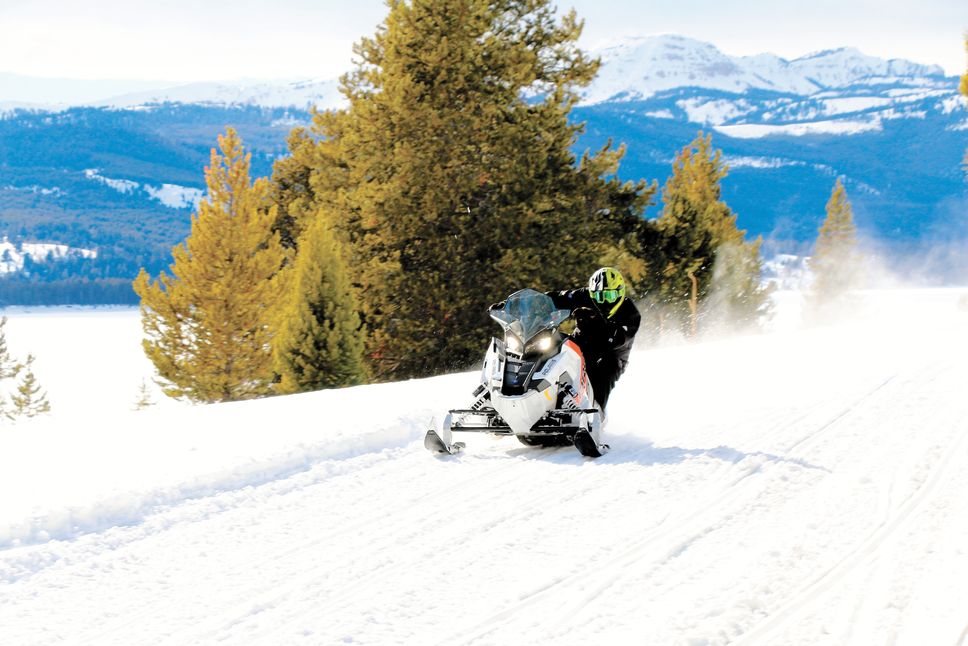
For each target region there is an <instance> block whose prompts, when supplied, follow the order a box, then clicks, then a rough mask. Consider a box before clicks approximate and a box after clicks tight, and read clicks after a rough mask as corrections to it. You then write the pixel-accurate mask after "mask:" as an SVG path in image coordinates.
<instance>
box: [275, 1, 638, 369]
mask: <svg viewBox="0 0 968 646" xmlns="http://www.w3.org/2000/svg"><path fill="white" fill-rule="evenodd" d="M389 8H390V11H389V15H388V16H387V18H386V20H385V22H384V23H383V25H381V27H380V28H379V29H378V31H377V33H376V34H375V36H374V37H372V38H364V39H363V40H362V41H361V42H360V43H359V44H358V45H357V46H356V48H355V50H354V51H355V53H356V55H357V58H358V63H357V67H356V69H355V70H354V71H353V72H351V73H350V74H348V75H346V76H345V77H344V78H343V79H342V91H343V93H344V94H345V96H346V97H347V99H348V102H349V107H348V108H347V109H346V110H342V111H337V112H329V113H323V114H318V115H316V118H315V120H314V133H313V134H314V135H316V136H315V137H313V138H310V137H309V136H308V135H306V134H305V133H302V134H299V133H297V134H295V135H294V137H293V139H292V140H291V141H290V147H291V150H292V152H293V155H292V157H291V158H290V159H289V160H288V161H286V162H283V163H280V164H277V166H276V173H275V181H274V184H275V186H276V187H277V188H276V190H275V192H274V195H276V196H277V199H279V204H280V206H282V207H283V208H284V210H285V211H286V212H287V213H288V214H289V215H291V220H290V221H288V222H287V223H285V224H286V225H288V226H290V227H291V228H292V229H293V231H294V232H295V234H296V235H295V236H292V237H294V238H295V239H298V233H299V232H300V231H301V230H305V229H306V225H305V223H304V221H305V218H306V216H307V214H312V216H313V217H315V215H316V214H317V213H324V214H327V217H331V218H332V220H333V224H334V225H335V227H336V228H337V230H338V235H339V237H340V239H341V240H345V241H346V243H347V245H348V246H347V247H346V249H345V254H346V260H347V262H348V263H349V266H350V267H352V271H351V277H352V280H353V282H354V287H355V288H356V292H357V293H358V294H360V297H361V300H360V305H361V314H362V317H363V321H364V323H365V328H366V330H367V335H366V353H367V359H368V363H369V366H370V369H371V371H372V373H373V374H374V375H375V376H377V377H378V378H401V377H408V376H415V375H423V374H428V373H431V372H436V371H439V370H440V369H441V368H442V367H443V368H447V367H459V366H467V365H469V364H471V363H472V362H474V361H477V360H478V358H479V355H480V353H481V350H482V347H483V344H484V342H485V341H486V338H487V336H488V334H489V333H490V331H491V330H490V325H491V323H490V321H489V320H488V318H487V317H486V316H485V315H484V313H483V306H484V304H486V303H489V302H493V301H495V300H498V299H500V298H503V297H504V296H506V295H507V294H508V293H509V292H511V291H513V290H515V289H519V288H522V287H534V288H538V289H550V288H553V287H566V286H571V285H574V284H580V283H583V282H584V281H585V280H586V279H587V276H588V275H590V273H591V272H592V271H593V270H594V269H595V267H597V266H598V265H599V264H600V263H601V262H602V260H603V259H614V258H618V259H619V260H620V261H621V260H623V259H629V258H634V255H635V254H636V253H639V252H640V249H638V248H637V247H636V246H635V237H636V233H637V231H638V228H639V227H640V226H642V225H641V222H642V220H641V217H640V216H641V213H642V210H643V209H644V208H645V206H646V205H647V204H648V203H649V201H650V199H651V196H652V194H653V192H654V187H649V186H646V185H645V184H644V183H639V184H636V185H633V184H630V183H626V184H623V183H621V182H619V181H618V180H617V179H615V178H614V177H613V176H614V173H615V172H616V170H617V167H618V163H619V160H620V158H621V156H622V154H623V150H622V148H618V149H613V148H612V147H611V144H609V145H606V146H604V147H603V148H602V149H600V150H599V151H597V153H595V154H590V153H586V154H585V155H583V156H582V158H581V159H580V160H577V159H576V158H575V155H574V154H573V153H572V150H571V148H572V146H573V145H574V143H575V141H576V138H577V137H578V135H579V134H580V132H581V126H580V125H573V124H569V123H568V119H567V117H568V113H569V111H570V110H571V108H572V106H573V105H574V104H575V101H576V100H577V94H576V92H575V90H576V88H577V87H580V86H582V85H585V84H587V83H588V82H589V81H590V80H591V79H592V78H593V76H594V75H595V73H596V71H597V68H598V62H597V61H594V60H589V59H588V58H587V57H586V56H585V55H584V54H583V53H582V52H581V51H580V50H578V49H577V48H576V46H575V42H576V40H577V38H578V36H579V34H580V31H581V24H580V23H579V21H578V20H577V19H576V17H575V15H574V12H571V13H569V14H568V15H566V16H564V17H563V18H562V19H561V20H558V19H557V18H556V16H555V14H554V8H553V7H552V6H551V4H550V0H499V1H496V2H494V1H492V2H484V1H483V0H410V1H404V0H400V1H394V2H390V3H389ZM311 141H312V142H313V143H310V142H311ZM305 166H310V167H311V168H310V170H309V172H308V173H306V172H304V170H303V168H305ZM307 201H308V202H311V203H312V204H313V205H314V206H315V209H309V208H307ZM620 266H621V264H620ZM621 268H622V269H626V270H629V269H631V270H632V271H630V273H631V274H642V273H644V271H643V270H642V268H641V267H635V266H633V267H631V268H629V267H625V266H621Z"/></svg>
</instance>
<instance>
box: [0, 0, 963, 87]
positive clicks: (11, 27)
mask: <svg viewBox="0 0 968 646" xmlns="http://www.w3.org/2000/svg"><path fill="white" fill-rule="evenodd" d="M558 6H559V7H560V8H562V9H566V8H569V7H574V8H575V9H577V10H578V12H579V15H581V16H582V17H584V18H585V22H586V29H585V35H584V37H583V44H584V45H585V46H587V47H593V46H595V45H598V44H601V43H602V42H604V41H607V40H609V39H612V38H615V37H620V36H632V35H634V36H647V35H650V34H658V33H677V34H682V35H685V36H689V37H693V38H697V39H700V40H705V41H709V42H712V43H713V44H715V45H716V46H717V47H719V49H721V50H722V51H724V52H726V53H727V54H733V55H746V54H756V53H761V52H772V53H775V54H778V55H780V56H783V57H785V58H795V57H797V56H801V55H803V54H806V53H809V52H812V51H817V50H820V49H827V48H832V47H839V46H843V45H851V46H854V47H857V48H859V49H860V50H862V51H863V52H865V53H867V54H871V55H875V56H880V57H883V58H908V59H911V60H915V61H917V62H922V63H936V64H940V65H942V66H943V67H944V68H945V70H946V71H947V73H949V74H960V73H962V72H963V71H964V69H965V66H966V58H965V52H964V45H963V42H964V40H963V37H964V34H965V32H966V31H968V0H917V1H915V0H905V1H903V2H902V1H900V0H842V1H839V2H835V1H833V0H811V1H794V0H770V1H767V0H745V1H744V0H719V1H709V0H673V1H671V2H670V1H669V0H661V1H656V0H649V1H645V2H642V1H639V2H636V1H633V0H562V1H561V2H559V3H558ZM385 12H386V7H385V5H384V4H383V2H382V0H352V1H345V0H341V1H336V0H201V1H199V0H150V1H148V0H88V1H86V2H78V1H77V0H29V1H27V0H0V72H9V73H16V74H23V75H30V76H48V77H63V78H88V79H112V78H113V79H117V78H122V79H162V80H166V81H199V80H215V79H219V80H221V79H233V78H280V79H282V78H291V79H296V78H332V77H335V76H338V75H339V74H340V73H341V72H343V71H345V70H346V69H347V68H348V67H349V65H350V60H351V46H352V44H353V42H354V41H356V40H357V39H358V38H359V37H360V36H361V35H364V34H369V33H372V32H373V29H374V27H375V26H376V25H377V24H378V23H379V22H380V21H381V20H382V18H383V16H384V14H385Z"/></svg>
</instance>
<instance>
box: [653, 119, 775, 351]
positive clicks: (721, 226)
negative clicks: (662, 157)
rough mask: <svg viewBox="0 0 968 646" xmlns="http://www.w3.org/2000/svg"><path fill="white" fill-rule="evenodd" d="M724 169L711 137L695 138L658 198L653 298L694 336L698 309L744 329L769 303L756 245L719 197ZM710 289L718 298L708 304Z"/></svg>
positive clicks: (682, 152)
mask: <svg viewBox="0 0 968 646" xmlns="http://www.w3.org/2000/svg"><path fill="white" fill-rule="evenodd" d="M727 171H728V169H727V167H726V165H725V164H724V163H723V162H722V153H721V151H719V150H714V149H713V147H712V135H709V136H706V135H704V134H703V133H702V132H700V133H699V135H698V136H697V137H696V139H694V140H693V141H692V142H691V143H690V144H689V145H687V146H686V147H685V148H683V149H682V150H681V151H679V153H678V154H677V155H676V158H675V160H674V161H673V164H672V175H671V176H670V177H669V179H668V180H667V181H666V185H665V187H664V189H663V193H662V200H663V210H662V215H661V216H660V217H659V219H658V221H657V223H656V224H657V226H658V230H659V235H660V237H661V242H660V244H661V247H662V260H661V261H660V262H659V263H658V265H657V270H658V271H659V272H661V275H660V276H659V277H658V278H657V279H656V282H657V283H658V284H659V289H658V295H657V297H658V299H659V301H660V303H661V305H662V307H663V309H664V310H665V313H666V315H667V316H670V317H671V318H672V321H671V323H673V324H674V325H675V324H677V325H683V326H684V327H685V328H686V329H687V330H688V332H689V333H690V334H692V335H695V334H696V333H697V331H698V327H699V317H700V314H701V313H702V312H703V311H706V312H710V311H712V312H714V314H715V316H714V317H713V318H716V319H717V322H718V323H724V322H725V323H729V324H731V325H732V324H735V323H739V324H741V325H748V324H749V323H750V322H752V321H754V320H756V319H757V318H758V317H759V316H760V314H761V313H762V311H763V308H764V307H765V304H766V299H767V294H766V292H765V291H764V290H763V289H762V288H761V287H760V286H759V278H760V259H759V247H760V242H759V241H758V240H757V241H754V242H752V243H749V242H746V241H745V235H746V232H745V231H743V230H740V229H739V228H738V227H737V226H736V214H734V213H733V212H732V210H731V209H730V208H729V206H728V205H727V204H726V203H725V202H723V201H722V200H721V199H720V198H721V195H722V187H721V184H720V182H721V181H722V180H723V178H724V177H726V174H727ZM717 277H718V279H717V280H715V283H714V279H715V278H717ZM714 291H715V292H716V294H717V298H716V299H714V301H713V304H706V301H707V299H708V298H709V296H710V294H711V293H713V292H714ZM712 305H715V309H714V308H713V307H712Z"/></svg>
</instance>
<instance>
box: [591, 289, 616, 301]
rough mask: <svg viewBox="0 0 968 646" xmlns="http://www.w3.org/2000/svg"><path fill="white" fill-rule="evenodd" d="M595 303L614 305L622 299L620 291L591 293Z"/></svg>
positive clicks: (605, 290) (608, 290) (598, 290)
mask: <svg viewBox="0 0 968 646" xmlns="http://www.w3.org/2000/svg"><path fill="white" fill-rule="evenodd" d="M591 296H592V298H593V299H595V302H596V303H614V302H615V301H617V300H618V299H619V298H621V297H622V290H621V289H597V290H595V291H593V292H591Z"/></svg>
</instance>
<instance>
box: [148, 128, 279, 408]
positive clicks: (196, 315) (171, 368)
mask: <svg viewBox="0 0 968 646" xmlns="http://www.w3.org/2000/svg"><path fill="white" fill-rule="evenodd" d="M218 143H219V149H220V151H221V154H219V152H217V151H216V150H214V149H213V150H212V158H211V165H210V166H209V167H208V168H206V169H205V180H206V183H207V185H208V195H207V197H206V199H205V200H204V201H202V203H201V204H200V205H199V210H198V214H197V215H195V216H193V218H192V228H191V234H190V235H189V237H188V238H187V239H186V240H185V242H184V243H183V244H180V245H177V246H176V247H175V248H174V249H173V250H172V255H173V257H174V263H173V264H172V265H171V276H169V275H167V274H166V273H165V272H161V274H160V276H159V277H158V280H157V281H156V282H151V280H150V278H149V276H148V274H147V272H145V271H144V270H143V269H142V271H141V273H140V274H139V276H138V278H137V279H136V280H135V283H134V289H135V292H137V294H138V296H140V297H141V316H142V328H143V329H144V332H145V336H146V338H145V340H144V341H143V342H142V345H143V346H144V349H145V353H146V354H147V355H148V357H149V358H150V359H151V361H152V362H153V363H154V365H155V368H156V369H157V370H158V374H159V376H160V377H161V379H162V380H163V382H164V392H165V394H167V395H169V396H172V397H184V398H187V399H189V400H192V401H195V402H210V401H233V400H239V399H248V398H252V397H258V396H261V395H265V394H268V393H269V392H271V388H272V382H273V378H274V373H273V361H272V352H271V340H272V331H271V328H270V321H271V315H272V308H273V306H274V305H275V304H276V302H277V300H278V293H277V292H278V286H277V280H276V278H277V276H278V274H279V272H280V268H281V267H282V266H283V264H284V263H285V259H286V254H285V252H284V250H283V248H282V246H281V244H280V242H279V236H278V234H277V233H274V232H273V231H272V226H273V224H274V223H275V221H276V216H277V211H276V208H275V207H274V206H272V207H269V205H268V194H269V186H268V182H267V180H265V179H258V180H256V181H255V182H254V183H250V180H249V167H250V156H249V155H247V154H245V153H244V151H243V148H242V141H241V140H240V139H239V137H238V135H237V134H236V132H235V131H234V130H233V129H231V128H229V129H228V131H227V133H226V135H225V136H224V137H223V136H220V137H219V140H218Z"/></svg>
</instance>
